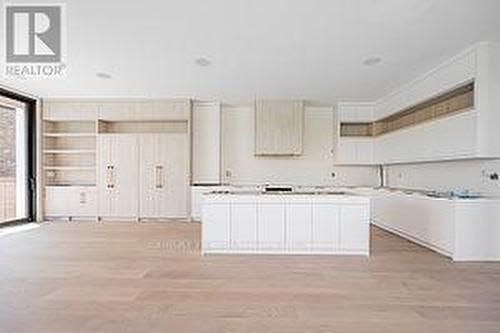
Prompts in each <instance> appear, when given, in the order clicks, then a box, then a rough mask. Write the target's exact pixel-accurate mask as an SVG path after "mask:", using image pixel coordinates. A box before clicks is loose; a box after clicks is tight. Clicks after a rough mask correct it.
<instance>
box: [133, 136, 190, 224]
mask: <svg viewBox="0 0 500 333" xmlns="http://www.w3.org/2000/svg"><path fill="white" fill-rule="evenodd" d="M188 151H189V147H188V140H187V137H186V135H185V134H184V133H168V134H141V135H140V136H139V152H140V154H139V157H140V158H139V188H140V190H139V196H140V198H141V200H140V201H139V202H140V205H139V212H140V216H141V217H142V218H161V217H169V218H182V217H185V216H186V214H187V200H186V198H187V196H188V186H189V177H188V176H189V175H188V170H189V169H188V163H187V162H188V156H187V152H188Z"/></svg>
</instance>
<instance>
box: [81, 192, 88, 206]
mask: <svg viewBox="0 0 500 333" xmlns="http://www.w3.org/2000/svg"><path fill="white" fill-rule="evenodd" d="M86 203H87V194H86V193H85V192H80V205H84V204H86Z"/></svg>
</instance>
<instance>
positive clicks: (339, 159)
mask: <svg viewBox="0 0 500 333" xmlns="http://www.w3.org/2000/svg"><path fill="white" fill-rule="evenodd" d="M373 153H374V142H373V138H351V137H341V138H338V141H337V145H336V148H334V151H333V155H334V161H335V164H338V165H370V164H374V155H373Z"/></svg>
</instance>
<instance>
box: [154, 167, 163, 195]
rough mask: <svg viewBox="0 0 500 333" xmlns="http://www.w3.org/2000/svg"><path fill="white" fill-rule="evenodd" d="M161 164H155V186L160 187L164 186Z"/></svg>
mask: <svg viewBox="0 0 500 333" xmlns="http://www.w3.org/2000/svg"><path fill="white" fill-rule="evenodd" d="M163 176H164V175H163V165H157V166H155V187H156V188H157V189H162V188H163V187H164V177H163Z"/></svg>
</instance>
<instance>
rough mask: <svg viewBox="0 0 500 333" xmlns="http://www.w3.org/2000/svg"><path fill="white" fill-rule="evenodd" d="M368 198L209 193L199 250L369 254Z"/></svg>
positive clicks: (218, 251) (211, 251) (204, 211)
mask: <svg viewBox="0 0 500 333" xmlns="http://www.w3.org/2000/svg"><path fill="white" fill-rule="evenodd" d="M369 217H370V199H368V198H366V197H361V196H338V197H337V196H330V195H317V196H316V195H269V196H267V195H261V194H227V195H226V194H209V195H206V196H205V200H204V205H203V221H202V252H203V253H262V254H349V255H369V228H370V225H369Z"/></svg>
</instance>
